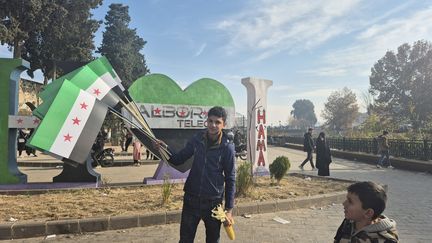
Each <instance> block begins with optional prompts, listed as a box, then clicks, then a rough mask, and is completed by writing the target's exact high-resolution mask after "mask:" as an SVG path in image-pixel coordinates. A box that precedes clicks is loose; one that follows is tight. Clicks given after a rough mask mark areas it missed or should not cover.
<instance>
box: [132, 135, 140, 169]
mask: <svg viewBox="0 0 432 243" xmlns="http://www.w3.org/2000/svg"><path fill="white" fill-rule="evenodd" d="M132 157H133V161H134V165H136V166H139V165H140V164H139V162H140V160H141V142H140V141H139V140H138V139H135V141H134V142H133V153H132Z"/></svg>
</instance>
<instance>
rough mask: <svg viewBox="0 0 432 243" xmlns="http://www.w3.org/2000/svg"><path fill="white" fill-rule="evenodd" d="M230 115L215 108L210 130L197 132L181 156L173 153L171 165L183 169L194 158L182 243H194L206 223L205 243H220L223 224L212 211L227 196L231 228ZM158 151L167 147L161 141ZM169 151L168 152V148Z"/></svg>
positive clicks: (232, 169) (232, 157) (232, 166)
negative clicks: (228, 134) (224, 130)
mask: <svg viewBox="0 0 432 243" xmlns="http://www.w3.org/2000/svg"><path fill="white" fill-rule="evenodd" d="M226 118H227V113H226V111H225V109H224V108H222V107H219V106H215V107H213V108H211V109H210V110H209V112H208V118H207V129H205V130H203V131H200V132H198V133H197V134H195V136H193V137H192V138H191V139H190V140H189V141H188V142H187V144H186V146H185V147H184V148H183V149H182V150H180V151H179V152H178V153H174V152H173V151H171V150H170V152H171V153H172V156H171V158H170V159H169V162H170V163H172V164H174V165H181V164H183V163H184V162H185V161H186V160H188V159H189V158H190V157H192V156H194V159H193V164H192V168H191V170H190V172H189V176H188V178H187V180H186V183H185V185H184V188H183V191H184V192H185V193H184V199H183V209H182V216H181V223H180V242H181V243H182V242H193V241H194V239H195V233H196V230H197V226H198V223H199V222H200V221H201V220H203V221H204V224H205V228H206V242H219V238H220V227H221V222H220V221H219V220H217V219H215V218H213V217H212V216H211V214H212V211H211V210H212V209H214V208H215V207H216V206H217V205H219V204H221V203H222V201H223V196H224V195H225V211H226V221H225V222H224V225H225V226H228V225H231V224H232V223H233V222H234V221H233V218H232V209H233V207H234V193H235V151H234V145H233V144H232V143H231V142H229V140H228V137H227V135H226V134H224V133H223V132H222V129H223V128H224V127H225V122H226ZM153 146H154V147H155V149H159V148H160V146H165V147H167V148H168V146H167V145H166V144H165V143H164V142H163V141H160V140H158V141H157V142H156V143H154V144H153ZM168 149H169V148H168Z"/></svg>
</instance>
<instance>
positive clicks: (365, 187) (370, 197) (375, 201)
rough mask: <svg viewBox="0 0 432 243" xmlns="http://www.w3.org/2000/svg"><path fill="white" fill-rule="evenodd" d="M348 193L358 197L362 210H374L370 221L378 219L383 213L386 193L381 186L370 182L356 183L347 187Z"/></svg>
mask: <svg viewBox="0 0 432 243" xmlns="http://www.w3.org/2000/svg"><path fill="white" fill-rule="evenodd" d="M348 192H351V193H354V194H356V195H357V196H358V197H359V199H360V201H361V203H362V208H363V209H364V210H366V209H369V208H371V209H373V210H374V215H373V216H372V219H376V218H378V216H380V215H381V214H382V212H384V209H385V207H386V202H387V193H386V191H385V190H384V188H383V187H382V186H380V185H378V184H376V183H374V182H371V181H364V182H357V183H354V184H352V185H350V186H349V187H348Z"/></svg>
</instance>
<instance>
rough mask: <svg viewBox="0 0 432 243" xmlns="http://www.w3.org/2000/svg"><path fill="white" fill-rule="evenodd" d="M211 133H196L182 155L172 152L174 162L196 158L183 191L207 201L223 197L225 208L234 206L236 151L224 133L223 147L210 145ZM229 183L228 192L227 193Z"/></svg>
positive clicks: (182, 151)
mask: <svg viewBox="0 0 432 243" xmlns="http://www.w3.org/2000/svg"><path fill="white" fill-rule="evenodd" d="M206 132H207V130H204V131H201V132H198V133H197V134H195V135H194V136H193V137H192V138H191V139H190V140H189V141H188V142H187V144H186V146H185V147H184V148H183V149H182V150H180V151H179V152H178V153H174V152H173V151H171V152H172V156H171V159H170V160H169V162H170V163H172V164H174V165H181V164H183V163H184V162H185V161H186V160H188V159H189V158H190V157H192V156H194V159H193V164H192V168H191V170H190V172H189V176H188V178H187V180H186V183H185V185H184V188H183V190H184V191H185V192H186V193H189V194H192V195H195V196H198V197H200V198H206V199H217V198H222V197H223V194H224V191H225V208H226V209H231V208H233V207H234V193H235V150H234V145H233V144H232V143H231V142H229V140H228V137H227V136H226V134H224V133H223V135H222V139H221V142H220V144H217V145H213V146H211V147H209V146H207V141H206V140H207V139H206ZM224 184H225V190H224Z"/></svg>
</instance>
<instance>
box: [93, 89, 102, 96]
mask: <svg viewBox="0 0 432 243" xmlns="http://www.w3.org/2000/svg"><path fill="white" fill-rule="evenodd" d="M100 93H101V92H100V90H99V89H93V94H95V95H96V96H99V94H100Z"/></svg>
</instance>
